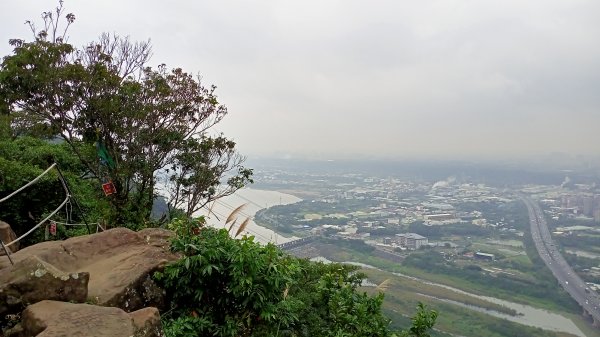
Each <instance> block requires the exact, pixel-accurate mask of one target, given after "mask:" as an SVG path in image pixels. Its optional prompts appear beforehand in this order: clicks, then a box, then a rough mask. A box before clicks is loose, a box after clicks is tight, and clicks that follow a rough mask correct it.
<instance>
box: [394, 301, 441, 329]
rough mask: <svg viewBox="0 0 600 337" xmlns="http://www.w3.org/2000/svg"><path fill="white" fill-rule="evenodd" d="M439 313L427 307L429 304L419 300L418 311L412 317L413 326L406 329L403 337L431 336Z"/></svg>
mask: <svg viewBox="0 0 600 337" xmlns="http://www.w3.org/2000/svg"><path fill="white" fill-rule="evenodd" d="M437 317H438V313H437V311H435V310H429V309H427V306H426V305H424V304H423V303H421V302H419V304H418V305H417V313H416V314H415V316H413V317H412V318H411V321H412V325H411V327H410V328H409V329H408V330H406V331H404V332H403V333H402V334H401V336H402V337H430V336H431V335H430V334H429V331H430V330H431V329H433V326H434V325H435V321H436V319H437Z"/></svg>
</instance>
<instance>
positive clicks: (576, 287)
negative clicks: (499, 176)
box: [522, 197, 600, 325]
mask: <svg viewBox="0 0 600 337" xmlns="http://www.w3.org/2000/svg"><path fill="white" fill-rule="evenodd" d="M522 200H523V201H524V202H525V205H527V210H528V211H529V222H530V226H531V236H532V238H533V242H534V243H535V247H536V249H537V251H538V253H539V255H540V257H541V258H542V260H543V261H544V263H545V264H546V266H548V268H550V270H551V271H552V274H553V275H554V277H555V278H556V279H557V280H558V282H559V283H560V285H561V286H562V287H563V289H565V290H566V291H567V292H568V293H569V295H571V297H572V298H573V299H574V300H575V301H576V302H577V303H579V305H580V306H581V307H582V308H583V309H585V311H586V312H587V313H588V314H590V315H591V316H592V317H593V319H594V323H595V325H598V324H599V323H600V296H599V295H598V294H597V293H596V292H595V291H593V290H592V289H590V288H589V287H588V286H587V284H585V282H583V280H582V279H581V278H580V277H579V276H578V275H577V274H576V273H575V272H574V271H573V269H572V268H571V266H569V264H568V263H567V261H565V259H564V258H563V256H562V255H561V254H560V251H559V250H558V248H557V246H556V245H555V243H554V241H553V240H552V237H551V236H550V231H549V230H548V226H547V224H546V220H545V218H544V213H543V212H542V210H541V208H540V206H539V205H538V204H537V203H536V202H535V201H533V200H531V199H530V198H527V197H522Z"/></svg>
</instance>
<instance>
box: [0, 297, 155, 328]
mask: <svg viewBox="0 0 600 337" xmlns="http://www.w3.org/2000/svg"><path fill="white" fill-rule="evenodd" d="M13 331H14V332H12V333H11V334H9V336H11V337H12V336H19V337H30V336H31V337H33V336H38V337H59V336H60V337H68V336H86V337H134V336H135V337H159V336H163V333H162V328H161V325H160V315H159V313H158V309H156V308H145V309H142V310H139V311H136V312H133V313H131V314H128V313H126V312H125V311H123V310H121V309H119V308H110V307H101V306H96V305H90V304H73V303H66V302H56V301H41V302H38V303H36V304H33V305H30V306H29V307H27V309H25V311H23V315H22V321H21V324H20V327H18V328H16V329H13Z"/></svg>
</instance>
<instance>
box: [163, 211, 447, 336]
mask: <svg viewBox="0 0 600 337" xmlns="http://www.w3.org/2000/svg"><path fill="white" fill-rule="evenodd" d="M169 227H170V228H171V229H172V230H174V231H175V233H176V235H175V237H174V239H173V240H172V245H171V248H172V249H173V250H174V251H177V252H180V253H181V254H182V258H181V260H179V261H177V262H175V263H173V264H170V265H168V266H167V267H166V268H165V270H164V271H163V272H162V273H157V274H156V275H155V278H156V279H157V282H159V283H160V284H161V285H162V286H163V287H164V289H165V290H166V291H167V296H168V297H169V299H170V303H171V306H172V308H171V311H170V315H169V316H170V317H168V318H166V319H165V322H164V325H165V331H166V334H167V336H204V335H212V336H331V337H333V336H365V337H366V336H393V334H392V333H391V332H390V331H389V323H390V322H389V320H388V319H387V318H385V317H384V316H383V314H382V313H381V305H382V301H383V294H381V293H379V294H378V295H376V296H369V295H367V294H366V293H364V292H360V291H359V290H358V287H359V286H360V284H361V283H362V281H363V280H364V277H365V275H363V274H361V273H357V272H356V271H357V268H356V267H354V266H348V265H341V264H336V263H333V264H323V263H315V262H310V261H308V260H302V259H297V258H295V257H292V256H290V255H287V254H285V253H284V252H282V251H281V250H279V249H278V248H277V247H275V246H274V245H272V244H268V245H266V246H261V245H260V244H258V243H256V242H254V239H253V237H247V236H244V237H243V238H241V239H239V240H235V239H232V238H230V237H229V235H228V232H227V230H226V229H214V228H208V227H204V219H203V218H199V219H195V220H193V221H187V220H175V221H173V222H172V223H171V224H170V225H169ZM419 315H421V316H422V317H421V316H419V317H421V318H419V319H418V320H415V323H417V324H420V325H421V326H423V328H422V329H419V330H415V331H426V330H428V329H429V328H430V327H431V326H429V325H428V324H429V323H431V325H432V324H433V321H434V320H435V317H433V316H431V315H429V316H427V315H426V314H419ZM427 317H429V320H427V319H426V318H427ZM432 317H433V318H432ZM428 326H429V327H428ZM407 336H413V335H407ZM414 336H426V335H414Z"/></svg>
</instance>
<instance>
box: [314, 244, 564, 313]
mask: <svg viewBox="0 0 600 337" xmlns="http://www.w3.org/2000/svg"><path fill="white" fill-rule="evenodd" d="M316 248H318V249H319V251H320V253H321V255H323V256H324V257H325V258H327V259H329V260H332V261H340V262H345V261H355V262H360V263H364V264H369V265H372V266H374V267H377V268H380V269H383V270H386V271H391V272H398V273H402V274H405V275H411V276H414V277H417V278H421V279H424V280H427V281H431V282H434V283H440V284H444V285H448V286H450V287H454V288H457V289H461V290H463V291H466V292H469V293H472V294H475V295H483V296H491V297H496V298H500V299H503V300H507V301H512V302H515V303H521V304H526V305H531V306H533V307H537V308H541V309H546V310H549V311H553V312H558V313H562V312H564V308H563V307H562V306H560V305H559V304H557V303H556V302H555V301H553V300H552V299H548V298H537V297H532V296H526V295H522V294H517V293H514V292H510V291H507V290H504V289H499V288H495V287H494V288H493V287H490V286H489V285H487V284H481V283H477V282H472V281H469V280H465V279H463V278H459V277H454V276H449V275H444V274H438V273H435V272H432V271H425V270H422V269H417V268H413V267H408V266H403V265H400V264H398V263H395V262H391V261H388V260H384V259H381V258H377V257H374V256H370V255H368V254H365V253H362V252H357V251H354V250H350V249H347V248H342V247H338V246H335V245H332V244H319V246H318V247H316Z"/></svg>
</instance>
